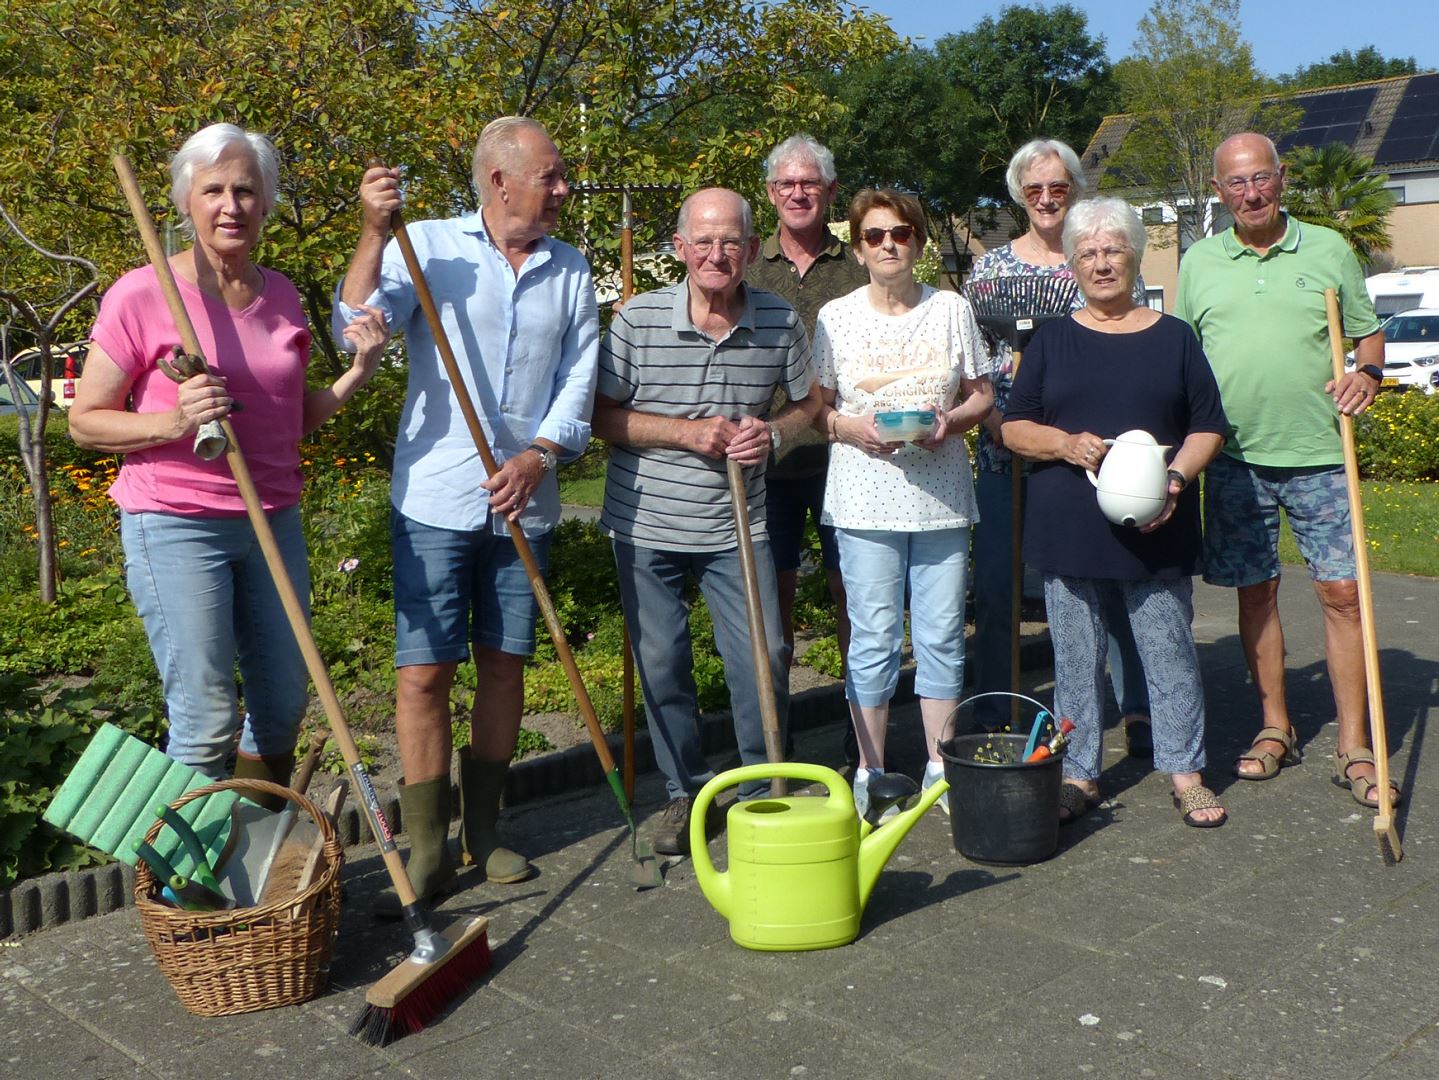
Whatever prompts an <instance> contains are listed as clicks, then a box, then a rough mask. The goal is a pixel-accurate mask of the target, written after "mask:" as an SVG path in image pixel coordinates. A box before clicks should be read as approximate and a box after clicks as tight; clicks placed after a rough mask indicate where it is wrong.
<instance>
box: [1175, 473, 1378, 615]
mask: <svg viewBox="0 0 1439 1080" xmlns="http://www.w3.org/2000/svg"><path fill="white" fill-rule="evenodd" d="M1281 507H1282V508H1283V509H1284V513H1285V514H1286V515H1287V516H1288V518H1289V528H1290V529H1291V530H1292V531H1293V533H1294V539H1295V541H1296V542H1297V543H1298V545H1299V553H1300V554H1301V555H1303V556H1304V561H1305V563H1306V564H1307V565H1308V566H1309V576H1310V577H1312V578H1313V579H1314V580H1315V581H1352V580H1353V579H1354V575H1355V569H1354V537H1353V534H1352V533H1351V532H1350V524H1349V492H1348V488H1347V485H1346V483H1345V479H1344V467H1343V466H1342V465H1322V466H1318V467H1315V468H1301V469H1289V468H1271V467H1269V466H1265V465H1248V464H1246V463H1245V462H1242V461H1236V460H1235V459H1234V458H1231V457H1229V456H1227V455H1225V454H1220V455H1219V456H1218V457H1217V458H1215V459H1214V460H1213V461H1212V462H1210V464H1209V468H1208V469H1206V470H1205V472H1204V580H1205V581H1207V582H1209V584H1211V585H1220V586H1224V587H1226V588H1243V587H1244V586H1246V585H1258V584H1259V583H1260V582H1264V581H1271V580H1273V579H1274V578H1277V577H1278V576H1279V510H1280V508H1281Z"/></svg>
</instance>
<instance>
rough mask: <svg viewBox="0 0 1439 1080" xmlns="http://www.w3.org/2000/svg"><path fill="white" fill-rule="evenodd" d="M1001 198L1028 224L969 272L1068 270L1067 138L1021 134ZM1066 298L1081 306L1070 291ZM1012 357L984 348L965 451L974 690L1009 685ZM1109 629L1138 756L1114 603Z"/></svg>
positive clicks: (1143, 751)
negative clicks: (981, 398) (990, 388)
mask: <svg viewBox="0 0 1439 1080" xmlns="http://www.w3.org/2000/svg"><path fill="white" fill-rule="evenodd" d="M1005 180H1006V181H1007V182H1008V185H1009V194H1010V197H1011V198H1013V199H1014V201H1015V202H1016V203H1018V204H1019V205H1020V206H1022V207H1024V212H1025V215H1026V216H1027V217H1028V218H1029V228H1028V229H1027V230H1026V231H1025V233H1024V235H1022V236H1019V237H1016V238H1015V239H1014V240H1013V241H1011V242H1010V243H1008V244H1005V245H1004V246H1003V247H997V248H994V249H992V250H990V251H986V252H985V253H984V254H983V255H981V256H980V257H979V258H978V259H977V260H976V261H975V264H974V269H973V270H972V271H971V272H970V275H969V281H970V282H976V281H990V280H992V279H994V278H1014V277H1062V278H1070V279H1073V277H1074V270H1073V269H1072V268H1071V267H1070V265H1069V263H1068V261H1067V260H1066V259H1065V256H1064V244H1063V243H1062V240H1061V237H1062V236H1063V234H1064V221H1065V218H1066V216H1067V215H1068V214H1069V208H1070V207H1071V206H1073V205H1074V204H1075V203H1076V202H1078V201H1079V199H1080V198H1081V197H1082V196H1083V194H1084V187H1085V184H1084V170H1083V169H1082V168H1081V166H1080V164H1079V158H1078V157H1077V156H1076V155H1075V153H1074V151H1073V150H1072V149H1070V147H1069V146H1068V145H1067V144H1065V143H1062V142H1060V141H1059V140H1057V139H1035V140H1033V141H1032V142H1028V143H1025V144H1024V145H1023V146H1021V147H1020V148H1019V149H1018V150H1017V151H1016V152H1015V154H1014V156H1013V157H1012V158H1010V159H1009V169H1008V171H1007V172H1006V173H1005ZM1134 300H1135V303H1137V304H1143V303H1144V282H1143V280H1142V279H1138V278H1137V279H1136V281H1135V296H1134ZM1074 306H1075V307H1076V308H1079V307H1083V306H1084V300H1083V298H1082V297H1081V296H1080V294H1079V292H1078V291H1077V290H1076V292H1075V294H1074ZM1012 359H1013V356H1012V354H1011V352H1010V349H1009V345H1008V343H1006V342H1000V343H999V344H998V345H997V346H996V348H995V350H994V365H993V367H994V370H993V372H992V373H991V378H992V379H993V381H994V411H993V412H992V413H990V415H989V417H988V418H987V419H986V420H985V421H984V423H983V424H982V425H981V427H980V429H979V449H978V451H977V452H976V454H975V463H976V480H975V491H976V498H977V499H978V501H979V508H980V514H981V516H982V517H983V519H984V525H983V526H981V527H980V528H977V529H975V530H974V622H975V628H974V629H975V648H974V689H975V692H976V693H989V692H992V691H997V690H1008V689H1009V688H1010V670H1009V663H1010V653H1009V649H1010V635H1011V633H1012V632H1013V631H1012V627H1011V625H1010V616H1011V613H1012V611H1013V608H1012V607H1011V595H1012V581H1013V576H1012V573H1011V568H1010V552H1011V550H1012V545H1013V542H1014V541H1013V531H1012V525H1011V522H1012V516H1011V514H1012V510H1011V506H1012V499H1013V490H1014V489H1013V485H1012V482H1011V480H1010V467H1011V462H1010V456H1009V451H1008V450H1006V449H1005V448H1004V440H1003V439H1002V438H1001V437H1000V433H999V425H1000V422H1001V421H1002V420H1003V419H1004V406H1005V402H1006V401H1007V400H1008V398H1009V387H1010V380H1011V378H1012V374H1013V372H1012V365H1011V361H1012ZM1108 614H1110V615H1111V618H1110V619H1109V625H1110V626H1111V627H1112V628H1113V631H1112V632H1111V634H1110V638H1109V667H1110V676H1111V681H1112V683H1113V686H1114V698H1115V701H1116V702H1117V703H1118V705H1119V710H1120V713H1121V714H1122V715H1123V717H1124V725H1125V733H1126V735H1127V737H1128V740H1129V744H1130V749H1131V751H1132V752H1133V753H1134V754H1136V755H1138V756H1147V755H1148V754H1149V753H1150V752H1151V751H1152V749H1153V746H1152V742H1151V738H1150V734H1149V693H1148V690H1147V688H1146V686H1145V681H1144V669H1143V667H1142V666H1141V665H1140V663H1139V654H1138V652H1137V651H1136V650H1135V647H1134V636H1133V634H1132V633H1131V632H1130V629H1129V623H1128V620H1127V619H1126V618H1125V617H1124V615H1123V612H1109V613H1108ZM974 715H975V720H976V721H977V722H978V723H979V725H980V726H982V727H985V728H988V729H991V730H994V729H998V728H1001V727H1003V726H1004V725H1006V724H1007V723H1008V722H1009V717H1010V709H1009V701H1008V699H1006V698H1002V697H991V698H983V699H981V700H980V701H978V702H976V703H975V710H974Z"/></svg>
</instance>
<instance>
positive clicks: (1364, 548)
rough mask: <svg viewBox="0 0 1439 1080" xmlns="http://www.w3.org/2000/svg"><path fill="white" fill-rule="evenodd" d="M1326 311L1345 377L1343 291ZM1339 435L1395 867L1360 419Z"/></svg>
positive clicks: (1380, 818) (1372, 730)
mask: <svg viewBox="0 0 1439 1080" xmlns="http://www.w3.org/2000/svg"><path fill="white" fill-rule="evenodd" d="M1324 307H1325V314H1326V316H1327V317H1328V320H1329V353H1330V357H1331V359H1332V361H1333V364H1334V381H1335V382H1338V381H1339V380H1340V379H1342V378H1344V330H1343V328H1342V326H1341V324H1340V320H1339V295H1338V294H1337V293H1336V292H1335V291H1334V290H1333V289H1325V290H1324ZM1339 433H1340V437H1341V438H1342V439H1343V440H1344V479H1345V481H1346V482H1347V484H1348V488H1349V528H1350V531H1351V532H1352V533H1353V534H1354V563H1355V570H1356V574H1355V577H1357V578H1358V584H1359V625H1360V628H1361V630H1362V631H1363V634H1364V682H1365V684H1366V685H1367V686H1368V688H1369V739H1370V742H1371V744H1372V745H1373V747H1374V780H1375V786H1374V797H1375V799H1377V800H1378V802H1379V807H1378V812H1377V813H1376V814H1375V816H1374V836H1375V838H1376V839H1377V840H1378V841H1379V855H1380V857H1381V858H1382V859H1383V860H1384V861H1385V862H1386V863H1388V864H1389V865H1391V866H1392V865H1394V864H1395V863H1397V862H1398V861H1399V860H1400V859H1402V858H1404V849H1403V847H1401V846H1400V844H1399V831H1398V830H1397V829H1396V828H1395V827H1394V806H1393V803H1392V801H1391V800H1392V799H1393V795H1394V793H1393V791H1392V790H1391V789H1390V787H1389V732H1388V730H1387V727H1386V725H1385V722H1384V690H1383V688H1382V687H1381V686H1380V685H1379V639H1378V631H1377V630H1376V629H1375V626H1374V587H1373V584H1372V582H1370V580H1369V543H1368V541H1367V540H1366V538H1365V532H1364V505H1363V503H1362V502H1361V501H1360V498H1359V455H1358V452H1357V451H1356V450H1355V448H1354V419H1353V417H1350V416H1346V415H1345V414H1344V413H1340V414H1339Z"/></svg>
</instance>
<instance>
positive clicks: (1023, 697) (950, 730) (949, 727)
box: [941, 690, 1055, 741]
mask: <svg viewBox="0 0 1439 1080" xmlns="http://www.w3.org/2000/svg"><path fill="white" fill-rule="evenodd" d="M987 697H1007V698H1018V699H1019V700H1020V701H1027V702H1029V703H1030V704H1031V705H1033V706H1034V707H1035V708H1036V709H1038V710H1039V711H1040V712H1042V713H1049V714H1050V715H1051V716H1053V715H1055V712H1054V710H1053V709H1051V708H1050V707H1049V706H1048V705H1045V704H1044V703H1043V702H1042V701H1036V700H1035V699H1034V698H1032V697H1029V696H1028V695H1027V694H1014V693H1011V692H1010V691H1008V690H987V691H985V692H984V693H982V694H971V695H970V696H969V697H967V698H965V699H964V700H963V701H961V702H960V703H959V704H958V705H956V706H955V707H954V709H953V711H951V712H950V714H949V719H947V720H946V721H945V722H944V732H945V733H946V734H945V735H944V736H943V738H952V737H954V736H955V735H958V734H959V731H958V730H956V728H957V725H956V724H955V722H954V721H955V719H956V718H957V717H958V716H959V710H960V709H962V708H964V707H965V706H966V705H968V704H970V703H971V702H974V701H978V700H979V699H980V698H987ZM965 734H967V735H972V734H974V732H972V731H970V732H965ZM941 741H942V740H941Z"/></svg>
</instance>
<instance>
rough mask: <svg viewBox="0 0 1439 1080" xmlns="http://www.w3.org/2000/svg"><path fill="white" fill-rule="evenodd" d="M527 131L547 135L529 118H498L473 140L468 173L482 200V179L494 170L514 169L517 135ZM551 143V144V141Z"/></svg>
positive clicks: (543, 127)
mask: <svg viewBox="0 0 1439 1080" xmlns="http://www.w3.org/2000/svg"><path fill="white" fill-rule="evenodd" d="M526 128H529V129H530V130H532V131H538V132H539V133H540V134H541V135H543V136H544V137H545V138H547V139H548V138H549V137H550V133H549V132H548V131H546V130H545V125H544V124H542V123H540V122H539V121H538V120H535V119H533V118H531V117H528V116H501V117H498V118H497V119H494V120H491V121H490V122H489V123H488V124H486V125H485V129H484V130H483V131H481V132H480V137H479V138H478V139H476V140H475V154H474V158H473V159H472V161H471V163H470V172H471V174H472V176H473V178H474V181H475V190H476V191H477V192H479V193H480V197H481V200H483V198H484V191H485V177H486V175H488V174H489V171H490V170H491V169H493V168H495V167H496V166H499V168H500V169H502V170H503V169H513V168H514V167H515V155H516V153H518V151H519V148H520V132H521V131H523V130H524V129H526ZM551 141H553V140H551Z"/></svg>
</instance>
